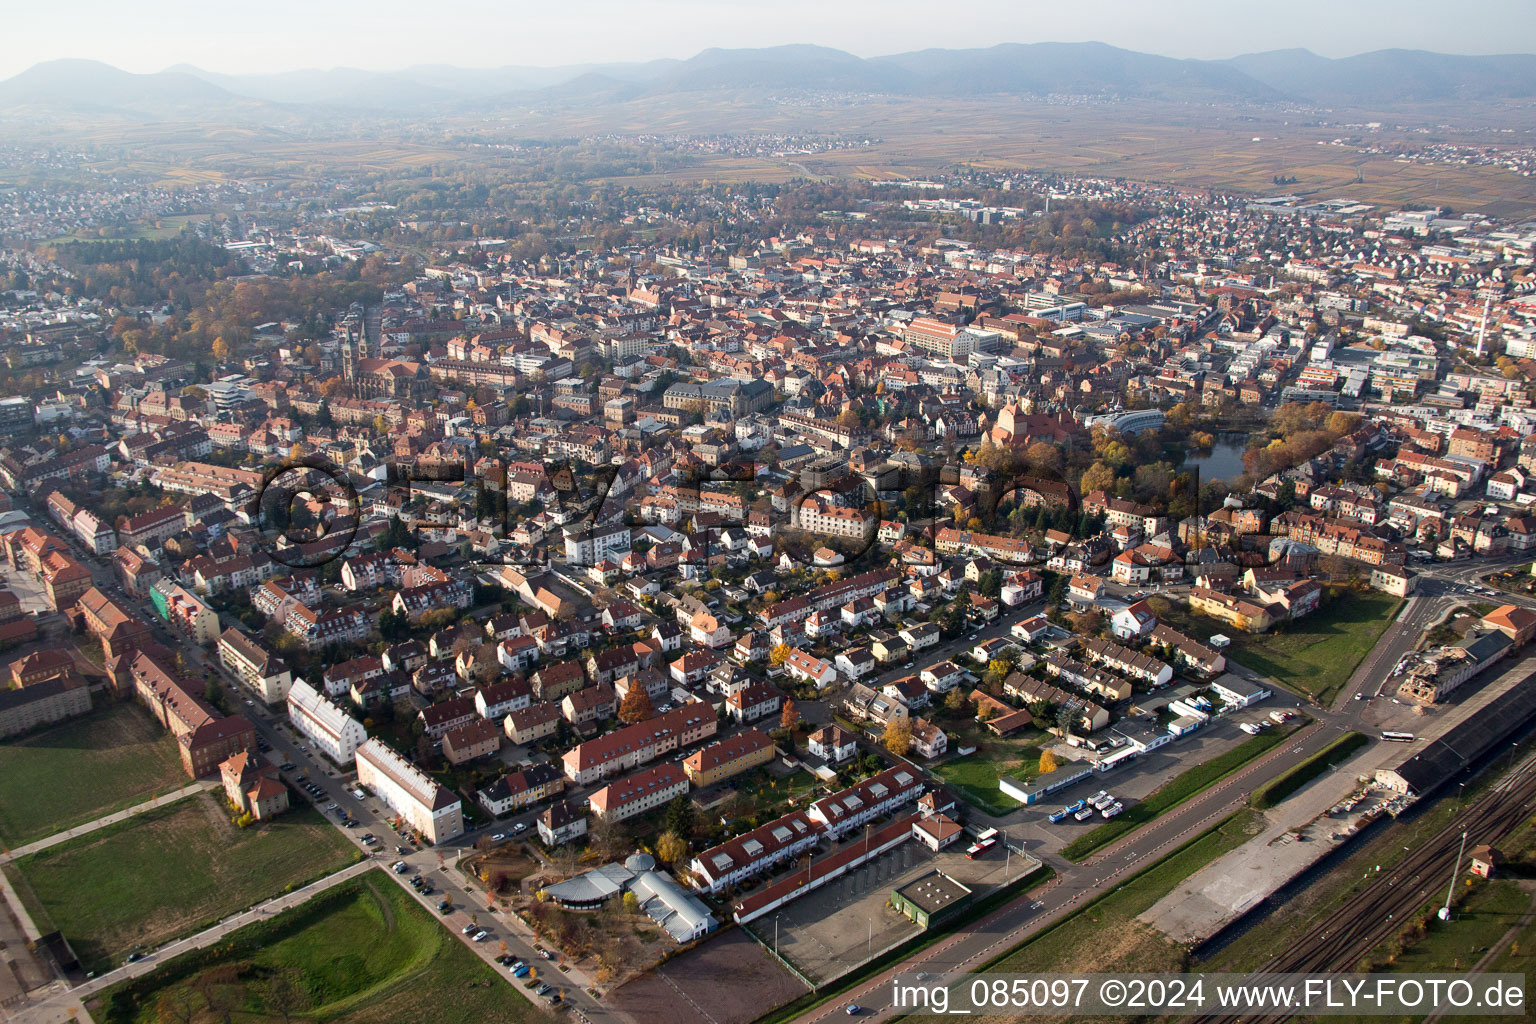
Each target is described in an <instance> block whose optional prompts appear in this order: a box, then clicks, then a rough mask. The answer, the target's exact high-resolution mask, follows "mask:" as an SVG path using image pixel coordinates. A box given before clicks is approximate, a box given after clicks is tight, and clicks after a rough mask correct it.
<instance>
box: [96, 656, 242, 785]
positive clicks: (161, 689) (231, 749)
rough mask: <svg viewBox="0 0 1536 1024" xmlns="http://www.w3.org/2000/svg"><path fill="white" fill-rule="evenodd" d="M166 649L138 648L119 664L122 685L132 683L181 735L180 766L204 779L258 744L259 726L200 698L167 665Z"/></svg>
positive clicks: (175, 734) (159, 718)
mask: <svg viewBox="0 0 1536 1024" xmlns="http://www.w3.org/2000/svg"><path fill="white" fill-rule="evenodd" d="M165 659H166V655H165V653H164V651H163V649H162V650H159V651H156V652H153V653H147V652H145V651H139V652H137V653H135V654H134V655H133V657H132V658H131V659H127V660H126V663H119V664H118V665H116V666H114V668H115V673H114V674H119V675H120V678H119V685H120V686H122V687H125V688H127V687H131V688H132V690H133V692H134V693H135V694H137V696H138V698H139V699H140V700H141V701H143V702H144V706H145V707H147V708H149V712H150V714H152V715H154V716H155V719H156V721H158V722H159V723H160V724H161V725H163V726H165V728H166V729H168V730H170V733H171V735H172V736H173V737H175V739H176V746H177V750H178V752H179V753H180V755H181V765H182V767H183V768H184V769H186V772H187V774H188V775H190V776H191V777H192V778H194V779H200V778H202V777H203V776H205V775H211V774H213V773H214V772H215V771H218V768H219V765H221V764H223V763H224V761H225V760H227V759H228V758H230V757H232V756H233V755H235V754H237V753H239V752H240V751H242V750H250V749H251V748H253V747H255V746H256V730H255V728H254V727H253V726H252V725H251V723H250V722H249V721H247V720H246V719H245V718H244V717H243V716H241V715H230V716H228V717H227V718H226V717H225V716H223V715H220V714H219V713H218V712H217V711H216V710H214V709H213V708H212V707H210V706H209V705H208V704H207V703H206V702H204V701H203V700H202V698H200V697H198V696H196V695H195V694H194V693H193V692H192V690H191V688H190V687H189V686H188V685H187V684H186V683H184V682H182V681H181V680H180V679H178V678H177V677H176V674H175V673H174V672H173V671H172V670H171V669H170V668H169V667H168V666H167V664H165Z"/></svg>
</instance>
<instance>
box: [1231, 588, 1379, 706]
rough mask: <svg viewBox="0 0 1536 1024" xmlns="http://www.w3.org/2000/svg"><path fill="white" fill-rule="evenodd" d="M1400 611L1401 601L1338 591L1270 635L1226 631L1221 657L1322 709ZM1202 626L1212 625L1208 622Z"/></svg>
mask: <svg viewBox="0 0 1536 1024" xmlns="http://www.w3.org/2000/svg"><path fill="white" fill-rule="evenodd" d="M1402 606H1403V602H1402V600H1401V599H1399V598H1396V597H1392V596H1391V595H1390V594H1378V593H1374V592H1373V593H1360V594H1357V593H1353V592H1351V591H1341V592H1340V593H1338V594H1337V595H1336V596H1334V597H1332V598H1331V599H1328V600H1326V601H1325V602H1324V604H1323V606H1322V607H1321V608H1319V609H1318V610H1317V611H1315V612H1313V613H1312V614H1311V615H1308V616H1307V617H1305V618H1303V619H1302V620H1301V621H1300V622H1296V623H1291V624H1288V625H1285V626H1281V627H1279V628H1277V629H1276V630H1275V631H1273V632H1270V633H1237V632H1235V631H1232V630H1225V631H1224V632H1226V634H1227V635H1228V636H1230V637H1232V646H1231V647H1229V648H1227V650H1226V652H1225V653H1226V655H1227V657H1228V658H1229V659H1231V660H1232V661H1235V662H1237V663H1238V664H1240V665H1242V666H1244V667H1246V668H1250V669H1252V670H1253V671H1255V672H1258V673H1261V674H1263V675H1266V676H1268V677H1269V678H1271V679H1273V680H1274V681H1275V682H1277V683H1280V684H1281V685H1282V686H1285V687H1287V688H1288V689H1291V690H1295V691H1296V692H1298V693H1301V694H1304V695H1306V696H1308V697H1311V698H1313V699H1314V700H1316V701H1317V702H1318V703H1320V704H1322V705H1324V706H1326V705H1327V704H1328V703H1329V702H1330V701H1331V700H1332V699H1333V697H1334V695H1335V694H1336V693H1338V692H1339V690H1340V689H1341V688H1342V687H1343V686H1344V684H1345V683H1347V682H1349V677H1350V676H1351V675H1353V674H1354V671H1355V667H1356V666H1357V665H1359V664H1360V662H1361V660H1362V659H1363V658H1364V657H1365V656H1366V655H1367V654H1369V653H1370V650H1371V648H1372V647H1374V646H1375V644H1376V641H1377V640H1378V639H1379V638H1380V637H1381V634H1382V633H1384V632H1386V629H1387V627H1388V626H1390V625H1391V624H1392V620H1393V619H1395V618H1397V612H1398V609H1400V608H1401V607H1402ZM1205 624H1206V625H1207V626H1209V625H1213V624H1214V623H1213V620H1209V619H1207V620H1205ZM1209 632H1210V631H1209V629H1208V630H1207V634H1209Z"/></svg>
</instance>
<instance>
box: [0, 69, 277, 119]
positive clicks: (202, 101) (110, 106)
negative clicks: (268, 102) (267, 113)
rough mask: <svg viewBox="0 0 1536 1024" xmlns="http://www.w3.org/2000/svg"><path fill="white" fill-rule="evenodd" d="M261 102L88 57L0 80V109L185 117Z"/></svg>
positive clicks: (190, 78)
mask: <svg viewBox="0 0 1536 1024" xmlns="http://www.w3.org/2000/svg"><path fill="white" fill-rule="evenodd" d="M262 106H263V104H262V103H261V101H259V100H255V99H252V98H250V97H246V96H240V95H237V94H235V93H233V92H230V91H229V90H227V89H224V88H221V87H220V86H218V85H216V84H214V83H212V82H209V81H207V80H205V79H203V78H201V77H199V76H197V75H192V74H187V73H186V72H182V71H160V72H157V73H155V74H152V75H136V74H133V73H131V72H128V71H121V70H119V69H117V68H115V67H113V66H111V65H110V64H103V63H101V62H99V61H93V60H55V61H49V62H47V63H45V64H37V65H34V66H33V67H31V68H28V69H27V70H26V71H23V72H22V73H21V74H19V75H16V76H15V77H14V78H8V79H6V80H5V81H3V82H0V107H5V108H8V109H10V110H12V111H17V110H57V111H66V112H70V113H77V114H97V115H110V116H118V117H127V118H136V119H152V120H188V119H198V118H203V117H210V116H225V115H228V114H231V113H234V112H244V113H247V114H251V113H257V112H258V111H259V110H260V108H261V107H262Z"/></svg>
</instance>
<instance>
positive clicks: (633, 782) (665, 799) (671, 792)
mask: <svg viewBox="0 0 1536 1024" xmlns="http://www.w3.org/2000/svg"><path fill="white" fill-rule="evenodd" d="M687 792H688V776H687V775H686V774H685V773H684V771H683V768H682V765H679V764H675V763H672V762H668V763H666V764H659V765H656V766H655V767H653V768H645V769H642V770H640V771H638V772H635V773H634V774H633V775H630V776H627V777H625V778H622V779H620V780H618V781H617V782H614V783H611V784H609V785H607V786H604V787H603V788H602V789H600V790H598V791H597V792H596V793H593V794H592V795H591V796H590V797H588V798H587V803H588V805H589V806H590V807H591V808H592V813H593V814H595V815H597V816H598V817H599V818H601V819H603V820H604V821H623V820H624V819H625V818H633V817H634V816H635V815H637V814H644V813H645V812H646V811H649V810H654V809H655V808H657V807H661V806H664V805H665V804H668V803H671V802H672V800H673V799H674V798H676V797H679V796H682V795H683V794H685V793H687Z"/></svg>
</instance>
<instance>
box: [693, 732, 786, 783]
mask: <svg viewBox="0 0 1536 1024" xmlns="http://www.w3.org/2000/svg"><path fill="white" fill-rule="evenodd" d="M775 751H776V748H775V747H774V745H773V740H771V739H769V738H768V737H767V736H766V735H764V734H763V733H762V732H759V731H758V730H756V729H746V730H743V731H742V732H739V733H737V734H736V735H734V736H727V737H726V738H725V739H723V740H720V741H719V742H717V743H711V744H710V745H709V746H707V747H705V748H704V749H703V750H696V751H694V752H693V753H692V754H689V755H688V757H687V758H686V759H684V761H683V771H684V772H686V773H687V775H688V781H690V782H692V783H693V784H694V785H695V786H697V787H699V788H700V789H703V788H704V787H706V786H713V785H714V784H715V783H717V782H724V781H725V780H726V779H729V778H731V777H733V776H736V775H740V774H741V773H742V772H745V771H750V770H752V769H753V768H756V767H758V766H759V765H764V764H767V763H768V762H769V761H772V760H773V755H774V753H775Z"/></svg>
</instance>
